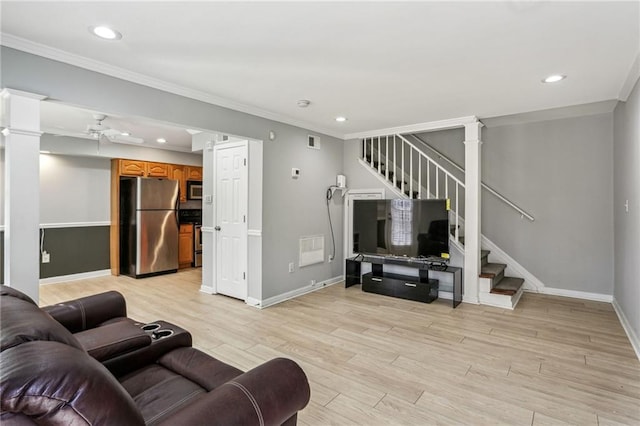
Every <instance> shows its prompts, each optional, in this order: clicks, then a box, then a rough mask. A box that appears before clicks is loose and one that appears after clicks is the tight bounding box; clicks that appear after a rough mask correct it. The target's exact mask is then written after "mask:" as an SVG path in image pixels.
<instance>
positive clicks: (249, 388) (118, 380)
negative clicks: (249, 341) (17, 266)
mask: <svg viewBox="0 0 640 426" xmlns="http://www.w3.org/2000/svg"><path fill="white" fill-rule="evenodd" d="M1 287H2V288H1V290H0V316H1V318H0V320H1V328H2V330H1V334H0V396H1V402H2V405H1V412H0V423H1V424H2V425H34V424H38V425H80V424H82V425H86V424H90V425H145V424H146V425H185V426H186V425H280V424H284V425H295V424H296V422H297V413H298V411H299V410H301V409H303V408H304V407H305V406H306V405H307V403H308V402H309V397H310V389H309V384H308V381H307V378H306V376H305V374H304V372H303V371H302V369H301V368H300V367H299V366H298V365H297V364H296V363H295V362H293V361H291V360H288V359H284V358H276V359H273V360H270V361H268V362H266V363H264V364H262V365H259V366H258V367H256V368H254V369H252V370H250V371H248V372H246V373H243V372H242V371H240V370H238V369H237V368H235V367H232V366H230V365H227V364H225V363H223V362H221V361H219V360H217V359H215V358H213V357H211V356H209V355H207V354H205V353H203V352H201V351H198V350H197V349H194V348H192V347H191V336H190V334H189V333H188V332H186V331H185V330H182V329H180V328H179V327H176V326H173V325H172V324H170V323H166V322H161V321H158V322H157V323H159V326H160V327H165V328H171V332H172V334H171V335H170V337H168V338H164V337H162V336H160V337H158V336H155V335H154V334H153V333H149V332H145V331H144V330H143V331H142V332H140V330H141V329H140V327H141V326H142V325H141V324H140V323H137V322H135V321H133V320H131V319H129V318H127V317H126V305H123V304H124V299H123V298H122V296H121V295H119V293H115V292H109V293H105V294H102V295H95V296H91V297H90V298H83V299H78V300H77V301H70V302H66V303H63V304H59V305H55V306H52V307H47V308H44V309H41V308H39V307H38V306H37V305H36V304H35V303H34V302H33V301H32V300H31V299H30V298H29V297H27V296H25V295H24V294H22V293H20V292H18V291H16V290H15V289H12V288H10V287H6V286H1ZM101 301H102V302H103V303H101ZM48 312H50V313H51V314H52V315H53V316H52V315H50V314H49V313H48ZM54 317H55V318H57V319H59V321H57V320H56V319H54Z"/></svg>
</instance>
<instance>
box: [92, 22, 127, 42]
mask: <svg viewBox="0 0 640 426" xmlns="http://www.w3.org/2000/svg"><path fill="white" fill-rule="evenodd" d="M89 31H90V32H91V34H93V35H95V36H97V37H100V38H102V39H104V40H120V39H121V38H122V34H120V33H119V32H118V31H116V30H114V29H113V28H109V27H107V26H104V25H99V26H96V27H89Z"/></svg>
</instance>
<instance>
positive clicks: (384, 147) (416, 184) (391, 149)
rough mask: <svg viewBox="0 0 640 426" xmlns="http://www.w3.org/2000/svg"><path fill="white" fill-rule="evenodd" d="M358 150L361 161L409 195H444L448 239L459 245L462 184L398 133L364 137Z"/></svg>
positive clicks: (412, 196)
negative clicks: (447, 202) (447, 209)
mask: <svg viewBox="0 0 640 426" xmlns="http://www.w3.org/2000/svg"><path fill="white" fill-rule="evenodd" d="M362 153H363V155H362V159H363V161H365V162H366V163H367V164H369V166H371V167H372V168H374V169H376V170H377V172H378V174H380V175H382V176H384V178H385V179H386V180H387V182H391V183H392V184H393V185H394V186H395V187H396V188H398V189H399V190H400V191H401V192H402V193H403V194H405V195H406V196H408V197H409V198H420V199H422V198H426V199H430V198H448V199H449V200H450V214H452V215H453V217H452V218H451V219H450V221H451V223H452V224H453V234H452V238H453V240H454V241H455V242H456V243H457V244H460V212H462V211H464V208H462V206H461V203H463V202H464V183H462V182H461V181H460V180H459V179H458V178H456V177H455V176H454V175H453V174H451V173H450V172H448V171H447V170H446V169H444V168H443V167H442V166H440V165H439V164H438V163H437V162H436V161H434V160H433V158H431V157H429V156H428V155H427V154H425V153H424V152H423V151H422V150H421V149H420V148H418V147H417V146H415V145H414V144H413V143H411V142H410V141H408V140H407V139H406V138H404V137H403V136H402V135H398V134H393V135H385V136H376V137H371V138H364V139H363V140H362ZM398 178H399V180H398Z"/></svg>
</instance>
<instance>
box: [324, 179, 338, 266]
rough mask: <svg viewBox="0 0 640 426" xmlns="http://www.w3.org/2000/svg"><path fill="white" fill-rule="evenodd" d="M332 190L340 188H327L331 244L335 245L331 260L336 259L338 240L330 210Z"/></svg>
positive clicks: (332, 186) (333, 186) (334, 186)
mask: <svg viewBox="0 0 640 426" xmlns="http://www.w3.org/2000/svg"><path fill="white" fill-rule="evenodd" d="M332 188H338V187H337V186H336V185H331V186H330V187H329V188H327V194H326V196H325V198H326V199H327V216H329V229H331V243H332V244H333V251H332V254H331V259H335V258H336V238H335V236H334V235H333V223H332V222H331V209H330V208H329V201H331V199H332V198H333V191H332V190H331V189H332Z"/></svg>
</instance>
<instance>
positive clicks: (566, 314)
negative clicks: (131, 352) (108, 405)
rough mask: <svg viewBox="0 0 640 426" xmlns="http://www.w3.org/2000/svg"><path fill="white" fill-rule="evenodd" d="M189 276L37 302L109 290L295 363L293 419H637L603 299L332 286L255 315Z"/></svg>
mask: <svg viewBox="0 0 640 426" xmlns="http://www.w3.org/2000/svg"><path fill="white" fill-rule="evenodd" d="M200 277H201V276H200V270H199V269H197V270H194V269H191V270H186V271H183V272H179V273H178V274H172V275H165V276H160V277H154V278H147V279H141V280H134V279H131V278H128V277H102V278H94V279H88V280H83V281H75V282H72V283H64V284H52V285H46V286H41V287H40V304H41V305H49V304H53V303H56V302H59V301H63V300H68V299H73V298H76V297H80V296H85V295H89V294H94V293H98V292H101V291H106V290H110V289H113V290H117V291H120V292H121V293H123V294H124V295H125V297H126V299H127V305H128V312H129V316H130V317H132V318H135V319H137V320H140V321H146V322H149V321H153V320H156V319H164V320H167V321H170V322H173V323H175V324H177V325H180V326H182V327H184V328H186V329H187V330H189V331H190V332H191V333H192V334H193V338H194V346H195V347H197V348H199V349H201V350H203V351H204V352H207V353H209V354H211V355H212V356H214V357H216V358H219V359H221V360H222V361H225V362H227V363H229V364H232V365H234V366H237V367H239V368H241V369H243V370H248V369H250V368H252V367H254V366H256V365H258V364H260V363H262V362H264V361H266V360H268V359H270V358H274V357H278V356H284V357H288V358H292V359H294V360H295V361H297V362H298V363H299V364H300V365H301V366H302V368H303V369H304V371H305V372H306V374H307V376H308V378H309V382H310V384H311V402H310V403H309V405H308V406H307V408H306V409H305V410H304V411H302V412H301V413H300V416H299V424H302V425H331V424H335V425H353V424H366V425H395V424H399V425H428V424H445V425H450V424H471V425H494V424H509V425H550V424H555V425H558V424H574V425H601V426H602V425H618V424H627V425H639V424H640V362H639V361H638V359H637V358H636V356H635V354H634V352H633V349H632V347H631V344H630V343H629V341H628V339H627V337H626V335H625V333H624V331H623V329H622V327H621V325H620V323H619V321H618V318H617V316H616V314H615V312H614V310H613V308H612V306H611V305H610V304H608V303H601V302H589V301H583V300H578V299H569V298H563V297H554V296H544V295H537V294H525V295H524V296H523V298H522V300H521V301H520V303H519V304H518V306H517V308H516V309H515V310H514V311H508V310H503V309H498V308H490V307H485V306H475V305H468V304H461V305H460V306H459V307H458V308H456V309H451V307H450V306H449V303H448V301H444V300H438V301H436V302H434V303H432V304H422V303H417V302H411V301H405V300H400V299H394V298H389V297H385V296H380V295H375V294H368V293H363V292H362V291H361V289H360V286H356V287H351V288H349V289H345V288H344V287H343V285H342V284H336V285H333V286H330V287H327V288H324V289H321V290H319V291H316V292H314V293H311V294H307V295H304V296H302V297H299V298H297V299H294V300H290V301H287V302H284V303H281V304H279V305H276V306H272V307H269V308H266V309H262V310H259V309H256V308H252V307H249V306H247V305H245V304H244V303H243V302H241V301H238V300H235V299H231V298H228V297H224V296H215V295H214V296H211V295H207V294H203V293H200V292H199V287H200V285H199V282H200Z"/></svg>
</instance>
